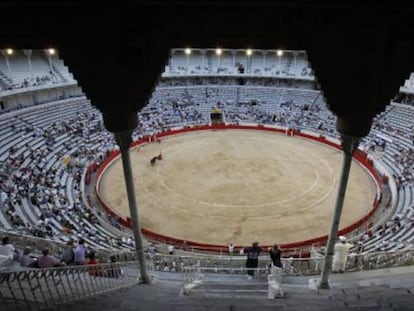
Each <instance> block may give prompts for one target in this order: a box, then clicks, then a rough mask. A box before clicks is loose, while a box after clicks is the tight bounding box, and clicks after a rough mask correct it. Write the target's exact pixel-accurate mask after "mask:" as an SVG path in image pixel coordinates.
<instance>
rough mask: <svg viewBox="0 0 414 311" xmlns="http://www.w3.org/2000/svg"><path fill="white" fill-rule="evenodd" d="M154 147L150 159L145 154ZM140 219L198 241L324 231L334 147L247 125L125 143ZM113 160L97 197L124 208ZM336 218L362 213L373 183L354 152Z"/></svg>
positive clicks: (335, 173) (288, 238)
mask: <svg viewBox="0 0 414 311" xmlns="http://www.w3.org/2000/svg"><path fill="white" fill-rule="evenodd" d="M160 151H162V154H163V160H162V161H158V162H157V164H156V165H155V166H154V167H151V165H150V159H151V158H152V157H153V156H155V155H158V154H159V152H160ZM131 161H132V167H133V169H134V180H135V188H136V194H137V201H138V206H139V212H140V217H141V222H142V227H143V228H146V229H149V230H152V231H154V232H157V233H160V234H164V235H167V236H172V237H176V238H181V239H184V240H192V241H198V242H203V243H211V244H223V245H226V244H228V243H230V242H232V243H234V244H236V245H247V244H250V243H251V242H252V241H255V240H257V241H259V242H260V244H262V245H264V244H273V243H274V242H277V243H280V244H285V243H289V242H296V241H301V240H306V239H310V238H314V237H318V236H322V235H325V234H327V232H328V229H329V225H330V221H331V217H332V211H333V207H334V203H335V197H336V191H337V181H338V179H339V173H340V168H341V163H342V154H341V153H340V152H339V151H338V150H335V149H333V148H330V147H328V146H325V145H323V144H319V143H316V142H313V141H310V140H307V139H303V138H300V137H286V136H284V135H282V134H277V133H271V132H264V131H255V130H251V131H249V130H223V131H200V132H191V133H186V134H180V135H176V136H172V137H169V138H165V139H164V140H163V141H162V143H161V144H158V143H151V144H149V145H146V146H142V147H140V149H139V151H137V149H134V150H132V151H131ZM124 185H125V184H124V179H123V173H122V167H121V160H118V161H116V162H115V163H114V164H113V165H112V166H111V167H109V168H108V169H107V170H106V172H105V174H104V176H103V177H102V181H101V187H100V189H101V190H100V191H101V194H100V195H101V198H102V199H103V200H104V201H105V202H106V203H107V204H108V205H109V206H111V207H112V208H113V209H114V210H116V211H117V212H118V213H119V215H123V216H125V215H129V212H128V205H127V204H128V202H127V196H126V191H125V186H124ZM348 185H349V186H348V191H347V196H346V200H345V206H344V211H343V215H342V221H341V227H344V226H347V225H350V224H352V223H353V222H355V221H357V220H358V219H359V218H361V217H362V216H363V215H365V214H366V213H367V212H368V211H369V209H370V208H371V206H372V202H373V201H374V197H375V184H374V182H373V181H372V179H371V177H370V176H369V175H368V173H367V172H366V171H365V170H364V169H363V168H362V166H360V165H359V163H358V162H356V161H354V162H353V164H352V169H351V176H350V179H349V184H348Z"/></svg>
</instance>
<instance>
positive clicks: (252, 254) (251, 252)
mask: <svg viewBox="0 0 414 311" xmlns="http://www.w3.org/2000/svg"><path fill="white" fill-rule="evenodd" d="M261 252H262V249H261V248H260V247H259V243H258V242H254V243H253V244H252V246H251V247H246V248H245V249H244V250H243V253H245V254H247V260H246V268H247V274H248V278H249V279H252V278H253V276H254V271H255V269H257V267H258V266H259V256H260V253H261Z"/></svg>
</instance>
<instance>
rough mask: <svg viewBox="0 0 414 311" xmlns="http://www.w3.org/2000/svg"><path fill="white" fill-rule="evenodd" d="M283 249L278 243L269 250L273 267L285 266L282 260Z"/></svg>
mask: <svg viewBox="0 0 414 311" xmlns="http://www.w3.org/2000/svg"><path fill="white" fill-rule="evenodd" d="M281 253H282V252H281V251H280V248H279V245H277V244H276V243H275V244H273V246H272V247H271V248H270V250H269V255H270V258H271V259H272V264H273V267H278V268H283V266H282V261H281V260H280V255H281Z"/></svg>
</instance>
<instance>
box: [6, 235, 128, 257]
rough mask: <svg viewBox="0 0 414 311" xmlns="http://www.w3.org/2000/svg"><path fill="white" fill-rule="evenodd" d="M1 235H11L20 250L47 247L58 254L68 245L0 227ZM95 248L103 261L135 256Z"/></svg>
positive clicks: (97, 255)
mask: <svg viewBox="0 0 414 311" xmlns="http://www.w3.org/2000/svg"><path fill="white" fill-rule="evenodd" d="M0 235H1V236H9V237H10V240H11V242H12V243H13V245H14V246H15V247H17V248H18V249H20V250H23V249H24V248H31V249H32V250H34V251H39V252H41V251H42V250H43V249H46V248H47V249H48V250H49V251H50V253H51V254H55V255H57V256H58V255H60V254H62V253H63V250H64V248H65V245H66V244H65V243H64V242H61V241H56V240H49V239H44V238H39V237H34V236H30V235H25V234H22V233H21V232H17V231H14V230H13V231H8V230H3V229H0ZM93 250H94V252H95V254H96V257H97V258H99V259H100V260H103V261H105V260H108V259H109V257H110V256H111V255H118V257H121V258H125V259H127V260H128V259H129V260H130V259H132V258H134V253H132V252H130V251H127V250H125V251H121V250H120V251H118V252H114V251H113V250H108V249H104V248H93Z"/></svg>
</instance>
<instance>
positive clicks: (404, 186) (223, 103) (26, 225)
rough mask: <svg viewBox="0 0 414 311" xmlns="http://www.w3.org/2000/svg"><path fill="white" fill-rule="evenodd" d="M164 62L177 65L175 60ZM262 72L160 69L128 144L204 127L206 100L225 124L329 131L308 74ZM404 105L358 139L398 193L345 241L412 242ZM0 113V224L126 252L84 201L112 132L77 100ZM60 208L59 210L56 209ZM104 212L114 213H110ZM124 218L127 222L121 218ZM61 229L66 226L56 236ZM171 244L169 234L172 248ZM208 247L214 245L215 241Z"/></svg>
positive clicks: (110, 146)
mask: <svg viewBox="0 0 414 311" xmlns="http://www.w3.org/2000/svg"><path fill="white" fill-rule="evenodd" d="M230 55H231V54H230ZM237 55H238V54H237V53H236V56H237ZM180 57H181V56H179V57H178V58H180ZM236 59H239V58H237V57H236ZM240 59H241V58H240ZM253 59H255V58H253ZM222 60H223V63H221V66H223V64H226V63H228V62H229V61H228V59H226V58H225V57H223V59H222ZM271 60H272V58H271V57H270V58H269V59H268V60H267V61H269V64H270V63H271ZM273 61H277V63H278V61H279V60H278V59H277V58H273ZM172 62H173V63H174V64H175V65H176V66H178V65H177V64H181V65H179V66H180V67H182V62H181V61H180V60H179V59H178V60H177V61H176V60H174V61H172ZM180 62H181V63H180ZM259 63H260V62H259V61H257V59H255V61H254V62H253V64H256V65H257V66H258V67H260V65H259ZM286 63H287V62H286ZM298 63H299V64H302V63H301V62H298ZM282 64H285V62H283V61H282ZM256 65H255V66H256ZM302 65H303V64H302ZM302 65H297V67H294V68H297V70H293V71H294V72H299V71H301V70H299V69H298V68H300V67H302ZM214 66H215V65H214V64H213V68H215V67H214ZM271 66H276V65H275V63H273V65H271ZM305 67H306V66H305ZM305 67H303V68H305ZM177 68H178V67H177ZM253 68H255V67H253ZM167 69H168V68H167ZM261 69H263V67H262V68H261ZM265 69H266V68H265ZM228 71H231V70H230V69H229V70H228ZM262 71H263V70H261V71H260V72H256V74H257V76H256V77H254V78H253V77H252V78H246V81H245V82H246V83H245V84H244V85H238V84H237V79H235V78H234V77H231V76H230V77H223V76H221V72H220V74H218V75H216V74H215V73H214V70H213V71H210V70H208V73H207V74H205V77H191V78H188V77H187V78H186V79H185V85H182V83H183V76H188V74H187V73H185V72H181V71H179V70H178V71H174V72H173V73H174V75H172V72H170V73H169V74H168V75H169V76H168V75H167V74H164V75H163V78H162V79H161V81H160V86H158V87H157V88H156V89H155V91H154V93H153V95H152V96H151V99H150V101H149V103H148V105H147V106H146V107H144V108H143V109H142V111H141V112H140V113H139V115H138V117H139V123H138V127H137V130H136V131H135V132H134V141H135V142H136V143H139V142H141V141H142V139H143V138H144V137H147V136H151V135H154V134H158V135H164V134H165V132H166V131H169V130H171V129H175V128H186V127H189V126H203V125H205V124H209V122H210V120H209V112H210V110H211V108H212V107H218V108H220V109H222V110H223V112H224V115H225V121H226V123H228V124H242V123H254V124H259V125H273V126H279V127H285V128H289V129H292V130H296V131H298V132H299V131H302V132H303V133H306V131H308V132H311V133H316V134H318V135H319V134H320V135H323V136H325V137H327V139H329V137H333V138H337V137H338V134H337V133H336V131H335V127H334V124H335V117H334V116H333V115H332V113H330V112H329V110H327V109H326V107H325V104H324V101H323V97H322V96H321V93H320V91H319V90H317V89H316V87H315V86H314V83H313V82H312V76H310V75H303V76H302V75H301V74H299V76H300V77H301V78H303V79H296V80H294V81H293V82H292V81H289V82H287V81H286V79H285V78H283V79H281V78H280V77H277V76H275V78H272V79H273V81H271V80H272V79H271V78H269V77H266V78H263V77H262V76H261V75H260V73H261V72H262ZM282 71H283V70H282ZM288 72H290V71H288ZM166 73H167V71H166ZM237 74H238V73H237V72H236V75H237ZM269 79H270V80H269ZM200 80H202V83H201V85H200ZM303 80H305V82H304V81H303ZM177 85H179V86H177ZM312 86H313V87H312ZM51 108H53V109H51ZM407 109H408V110H407ZM406 110H407V111H406ZM410 112H412V109H411V108H410V107H408V106H407V105H402V104H397V103H392V104H391V105H390V106H389V107H388V108H387V111H386V112H384V113H383V114H381V115H379V116H377V118H376V120H375V122H374V125H373V129H372V131H371V133H370V135H369V136H368V137H367V138H365V139H364V140H363V143H362V146H363V148H364V150H365V151H368V152H370V151H372V148H374V149H375V150H374V151H375V152H376V153H375V156H377V155H379V157H378V158H375V160H377V162H378V163H380V164H381V165H382V166H383V167H385V171H389V172H391V174H390V176H389V179H390V180H392V179H396V180H397V184H398V193H397V194H396V195H395V196H394V197H395V198H397V199H396V201H395V205H396V208H395V210H394V209H393V208H392V207H390V208H389V211H388V213H387V215H386V216H387V217H386V218H387V219H380V220H379V222H378V223H374V224H372V226H371V227H372V228H371V227H370V229H369V230H371V231H372V230H374V232H372V233H371V234H368V233H367V232H365V231H369V230H365V229H366V225H364V228H363V229H361V228H358V226H360V225H362V223H367V221H368V218H369V219H371V218H370V217H371V216H372V215H370V216H369V217H368V218H367V219H364V220H361V223H360V224H358V225H356V226H354V227H353V228H352V230H349V231H354V230H355V229H359V233H360V231H361V230H363V233H364V234H356V235H355V237H354V239H357V238H358V239H361V240H362V241H364V244H365V246H366V251H376V250H395V249H402V248H407V247H409V246H411V242H412V241H413V236H414V235H413V229H412V217H413V215H412V214H413V213H412V209H413V206H412V197H413V195H412V183H411V180H407V178H406V177H407V176H406V175H407V174H408V173H410V172H407V169H408V167H409V162H407V161H406V158H407V157H408V158H409V157H410V154H409V151H410V148H412V140H410V138H409V135H410V134H408V133H410V129H409V128H407V124H409V123H407V122H405V120H407V118H410V116H412V113H411V114H410ZM1 117H2V118H1V119H2V120H1V125H2V127H1V129H0V133H1V137H2V140H1V141H2V143H1V146H0V159H1V161H2V169H1V171H2V173H3V174H2V176H3V181H2V188H3V189H7V188H9V187H11V188H12V190H11V191H10V189H8V191H6V192H5V191H3V193H5V194H2V196H3V198H4V199H3V200H2V206H3V207H2V210H1V213H0V215H1V216H0V221H1V224H2V226H3V227H4V228H5V229H9V230H10V229H13V230H17V231H18V232H26V233H28V232H31V233H34V234H35V235H39V234H40V235H43V236H46V237H47V238H51V239H59V240H61V241H66V240H68V239H70V238H73V239H77V238H79V237H80V236H83V237H85V238H86V240H87V243H88V244H89V245H90V246H91V247H96V248H104V249H105V248H106V249H113V250H120V249H124V248H125V249H131V248H130V245H125V244H126V243H123V244H122V246H119V245H118V243H117V240H118V239H120V238H122V236H124V233H123V232H121V231H119V230H117V229H113V228H110V227H108V226H107V224H108V223H107V222H104V224H103V225H101V224H102V218H104V217H100V215H99V212H97V210H96V209H95V207H94V206H93V205H94V204H90V203H91V202H89V200H88V194H87V193H86V192H87V190H85V184H84V183H85V182H86V181H89V179H90V175H92V174H93V171H94V170H95V169H96V167H98V166H100V164H101V163H102V162H103V161H104V159H106V161H109V159H107V156H108V155H110V158H112V157H113V156H114V155H115V154H116V153H113V151H114V150H116V145H115V142H114V140H113V137H112V135H111V134H109V133H108V132H106V131H105V130H104V129H103V128H102V117H101V115H100V113H99V112H98V111H97V110H96V109H94V108H93V107H92V106H91V105H90V104H89V103H88V102H87V101H86V100H85V99H84V98H81V97H79V98H69V99H65V100H56V101H52V102H50V103H45V104H42V105H34V106H30V107H29V108H25V109H20V110H17V111H14V112H9V113H5V114H3V115H2V116H1ZM402 118H403V119H402ZM413 118H414V116H413ZM410 120H411V119H409V121H410ZM410 122H411V121H410ZM160 133H164V134H160ZM303 135H307V134H303ZM382 137H383V138H382ZM384 138H387V139H389V140H392V143H387V144H386V145H385V148H384V149H383V150H382V151H381V152H379V153H378V152H377V151H378V148H379V147H378V146H379V145H381V144H382V142H383V141H384ZM370 148H371V149H370ZM407 152H408V154H407ZM370 155H371V154H370ZM401 157H402V159H401ZM396 159H397V160H396ZM396 161H397V162H398V163H396ZM28 176H29V177H28ZM30 176H37V177H30ZM39 176H41V177H39ZM36 183H37V185H35V184H36ZM86 188H88V187H86ZM44 198H46V199H44ZM54 205H55V206H54ZM390 205H393V204H391V203H390ZM60 209H64V210H67V211H68V212H67V213H61V212H60ZM109 214H110V216H115V215H112V214H111V212H110V211H109ZM388 214H389V215H388ZM401 218H403V219H401ZM124 224H125V225H128V222H124ZM67 227H70V228H69V229H70V231H71V233H70V234H69V235H62V234H61V233H62V232H63V231H64V232H66V231H67V229H68V228H67ZM396 228H397V229H396ZM382 231H384V233H385V234H383V233H382ZM357 232H358V230H357ZM151 234H152V235H151ZM151 234H150V233H148V232H147V235H148V236H149V238H151V237H152V238H153V239H155V240H158V241H160V239H159V238H157V237H156V236H155V235H156V234H155V233H151ZM164 240H165V239H164ZM169 241H170V242H171V241H172V240H171V239H170V240H169ZM124 242H125V239H124ZM305 242H306V243H302V244H300V243H299V244H298V245H291V246H289V247H288V246H287V248H293V249H295V248H300V246H303V245H305V244H306V245H307V247H308V248H307V249H308V250H309V246H310V245H312V244H318V245H319V244H321V241H319V240H316V241H305ZM180 244H181V242H180V241H177V245H178V246H179V245H180ZM120 247H121V248H120ZM213 249H214V247H213ZM216 250H221V251H223V248H222V247H220V248H216Z"/></svg>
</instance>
